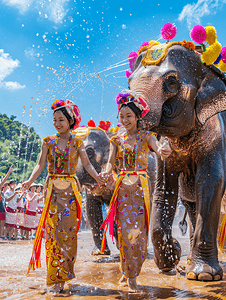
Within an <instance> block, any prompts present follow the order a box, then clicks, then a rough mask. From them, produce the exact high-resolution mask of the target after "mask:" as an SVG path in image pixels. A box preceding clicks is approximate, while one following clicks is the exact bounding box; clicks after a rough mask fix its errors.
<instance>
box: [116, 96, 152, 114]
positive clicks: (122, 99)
mask: <svg viewBox="0 0 226 300" xmlns="http://www.w3.org/2000/svg"><path fill="white" fill-rule="evenodd" d="M115 100H116V104H117V106H118V111H120V109H121V107H122V105H123V104H128V103H134V104H135V105H136V107H138V108H139V109H140V111H141V115H142V117H144V116H145V115H146V114H147V113H148V111H149V107H148V105H147V103H146V101H144V100H143V99H142V98H141V97H140V96H138V95H137V94H136V93H135V92H132V91H122V92H121V93H119V94H118V95H117V97H116V99H115Z"/></svg>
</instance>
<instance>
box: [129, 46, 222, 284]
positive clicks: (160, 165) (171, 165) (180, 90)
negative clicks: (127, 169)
mask: <svg viewBox="0 0 226 300" xmlns="http://www.w3.org/2000/svg"><path fill="white" fill-rule="evenodd" d="M161 45H164V44H160V45H159V46H156V47H155V50H153V51H155V53H157V54H158V53H164V49H163V48H162V49H163V52H161V51H162V50H161V47H163V46H161ZM165 45H167V44H165ZM150 51H151V50H150V49H147V48H145V49H144V51H140V53H139V55H138V56H137V58H136V61H135V63H134V65H133V69H132V73H131V75H130V76H129V78H128V84H129V89H131V90H133V91H135V92H136V93H137V94H138V95H139V96H141V97H142V98H143V99H144V100H145V101H146V102H147V103H148V105H149V113H148V114H147V115H146V116H145V117H144V119H143V127H144V128H145V129H147V130H153V131H154V132H156V133H158V134H159V135H161V136H162V137H168V140H169V144H170V147H171V149H172V153H171V155H170V156H169V157H168V158H167V159H165V160H164V161H162V160H161V159H159V158H157V162H156V164H157V179H156V186H155V191H154V196H153V203H152V215H151V238H152V243H153V255H154V261H155V263H156V265H157V266H158V268H159V269H160V270H162V271H163V272H164V271H166V272H167V271H170V270H173V269H174V268H175V267H176V265H177V264H178V262H179V260H180V253H181V249H180V244H179V243H178V241H177V240H175V239H174V238H173V237H172V223H173V220H174V215H175V210H176V206H177V200H178V196H180V197H181V199H182V203H183V204H184V205H185V207H186V210H187V212H188V215H189V220H190V222H189V223H190V225H189V228H190V253H189V255H188V257H187V269H186V277H187V279H191V280H205V281H212V280H221V279H222V276H223V271H222V268H221V266H220V264H219V261H218V247H217V229H218V221H219V215H220V207H221V199H222V197H223V194H224V191H225V181H226V165H225V164H226V135H225V132H226V131H225V126H226V112H225V110H226V86H225V85H226V78H225V76H224V74H223V73H222V72H221V71H219V70H218V69H217V68H216V67H215V66H213V65H210V66H208V65H206V64H205V63H202V62H201V60H200V56H199V54H198V53H197V52H196V51H194V50H192V49H189V48H188V47H185V46H183V45H182V43H181V44H176V43H174V44H173V43H172V44H171V45H168V46H167V50H166V51H165V53H164V56H162V57H160V59H159V60H158V62H157V63H155V62H154V63H150V62H149V61H148V57H150ZM153 57H154V55H153ZM157 58H159V56H157ZM154 59H155V57H154V58H153V60H154ZM178 190H179V191H180V193H179V194H178Z"/></svg>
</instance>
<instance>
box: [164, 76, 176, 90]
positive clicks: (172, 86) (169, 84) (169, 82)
mask: <svg viewBox="0 0 226 300" xmlns="http://www.w3.org/2000/svg"><path fill="white" fill-rule="evenodd" d="M165 86H166V88H167V90H168V91H169V92H171V93H175V92H176V91H178V89H179V86H180V84H179V82H178V81H177V79H176V78H175V77H174V76H169V77H168V78H167V79H166V81H165Z"/></svg>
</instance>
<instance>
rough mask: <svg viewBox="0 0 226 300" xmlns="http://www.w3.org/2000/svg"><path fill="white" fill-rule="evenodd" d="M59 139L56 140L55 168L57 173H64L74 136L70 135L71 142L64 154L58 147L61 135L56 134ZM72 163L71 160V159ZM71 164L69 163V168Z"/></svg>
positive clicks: (69, 141) (68, 143)
mask: <svg viewBox="0 0 226 300" xmlns="http://www.w3.org/2000/svg"><path fill="white" fill-rule="evenodd" d="M56 136H57V139H56V144H55V147H54V166H55V170H57V173H62V171H63V169H64V165H65V158H66V157H67V156H68V153H69V151H70V144H71V140H72V135H70V137H69V140H68V142H67V145H66V148H65V150H64V152H63V153H61V152H60V150H58V148H57V145H58V140H59V133H57V134H56ZM69 161H70V158H69ZM69 164H70V163H68V166H69Z"/></svg>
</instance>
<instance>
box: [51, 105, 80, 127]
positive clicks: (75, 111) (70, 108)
mask: <svg viewBox="0 0 226 300" xmlns="http://www.w3.org/2000/svg"><path fill="white" fill-rule="evenodd" d="M62 107H65V109H66V110H67V112H68V114H69V116H70V117H71V118H74V119H75V125H74V128H73V130H75V129H76V128H77V127H79V124H80V122H81V113H80V111H79V108H78V106H77V105H76V104H75V103H74V102H73V101H71V100H68V99H66V100H64V99H57V100H56V101H54V102H53V103H52V104H51V109H52V110H53V111H54V112H55V111H56V110H58V109H60V108H62Z"/></svg>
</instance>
